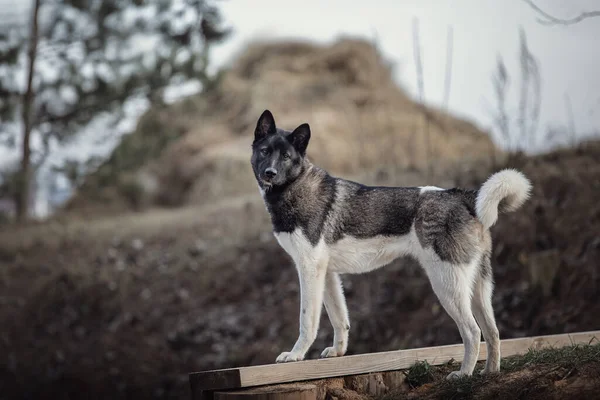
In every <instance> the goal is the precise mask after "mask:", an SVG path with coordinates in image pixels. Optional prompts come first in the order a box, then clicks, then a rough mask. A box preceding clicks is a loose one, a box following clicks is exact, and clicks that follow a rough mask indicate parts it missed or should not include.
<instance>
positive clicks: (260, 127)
mask: <svg viewBox="0 0 600 400" xmlns="http://www.w3.org/2000/svg"><path fill="white" fill-rule="evenodd" d="M309 140H310V127H309V126H308V124H302V125H300V126H298V127H297V128H296V129H294V131H293V132H290V131H285V130H283V129H278V128H277V127H276V126H275V118H273V114H271V112H270V111H269V110H265V111H264V112H263V113H262V114H261V116H260V118H259V119H258V122H257V123H256V129H255V130H254V142H253V143H252V159H251V162H252V169H253V170H254V176H256V180H257V181H258V184H259V185H260V187H261V188H263V189H264V190H265V191H269V190H270V189H272V188H274V187H281V186H285V185H287V184H289V183H291V182H293V181H294V180H296V179H297V178H298V176H299V175H300V174H301V173H302V168H303V164H304V157H305V156H306V148H307V147H308V141H309Z"/></svg>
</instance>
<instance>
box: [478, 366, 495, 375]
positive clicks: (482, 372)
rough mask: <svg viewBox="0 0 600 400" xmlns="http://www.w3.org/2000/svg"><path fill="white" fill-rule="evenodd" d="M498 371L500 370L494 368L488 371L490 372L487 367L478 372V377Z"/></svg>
mask: <svg viewBox="0 0 600 400" xmlns="http://www.w3.org/2000/svg"><path fill="white" fill-rule="evenodd" d="M498 371H500V369H499V368H498V369H496V368H494V369H492V370H491V371H490V370H489V369H488V368H487V367H485V368H484V369H482V370H481V371H479V374H480V375H485V374H492V373H494V372H498Z"/></svg>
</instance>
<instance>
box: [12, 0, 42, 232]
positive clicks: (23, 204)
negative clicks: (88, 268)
mask: <svg viewBox="0 0 600 400" xmlns="http://www.w3.org/2000/svg"><path fill="white" fill-rule="evenodd" d="M39 8H40V0H35V3H34V4H33V17H32V19H31V34H30V37H29V66H28V69H27V89H26V91H25V95H24V96H23V152H22V158H21V171H20V174H19V175H20V177H19V178H20V179H19V187H18V202H17V220H18V221H20V222H22V221H24V220H25V219H26V218H27V216H28V211H29V183H30V178H31V177H30V173H31V172H30V170H31V148H30V143H29V141H30V140H29V139H30V136H31V125H32V121H31V106H32V104H33V98H34V96H33V74H34V68H35V58H36V54H37V44H38V11H39Z"/></svg>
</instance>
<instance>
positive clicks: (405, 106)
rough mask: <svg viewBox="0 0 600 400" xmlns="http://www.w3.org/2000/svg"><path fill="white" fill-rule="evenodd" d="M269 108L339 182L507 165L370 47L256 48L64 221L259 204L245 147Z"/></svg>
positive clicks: (94, 178) (92, 183) (119, 152)
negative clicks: (145, 210)
mask: <svg viewBox="0 0 600 400" xmlns="http://www.w3.org/2000/svg"><path fill="white" fill-rule="evenodd" d="M266 108H268V109H270V110H272V111H273V112H274V115H275V118H276V120H277V123H278V126H280V127H285V128H287V129H293V128H294V127H295V126H297V125H299V124H300V123H303V122H309V123H310V125H311V128H312V131H313V138H312V141H311V145H310V146H309V151H308V152H309V156H310V157H311V158H312V160H313V161H314V162H316V163H317V164H319V165H321V166H322V167H324V168H327V169H328V170H330V171H331V172H332V173H334V174H343V175H344V176H355V175H357V174H364V173H365V172H367V171H370V172H380V171H382V170H385V169H386V168H395V169H396V170H407V169H409V170H410V169H413V170H414V169H424V168H425V167H426V165H427V163H428V162H429V160H428V158H427V154H428V153H427V146H428V143H430V146H431V152H432V158H433V159H434V161H435V162H434V163H433V167H434V168H435V170H438V171H443V172H444V173H447V171H448V169H452V170H456V169H457V168H463V169H464V168H470V167H473V166H474V165H480V166H481V165H484V166H485V167H486V168H489V167H490V166H491V163H492V162H493V161H494V159H495V158H498V157H500V154H501V152H500V151H498V150H497V149H495V147H494V145H493V144H492V142H491V140H490V139H489V137H488V135H487V134H486V133H484V132H482V131H480V130H479V129H478V128H477V127H476V126H475V125H473V124H472V123H470V122H467V121H463V120H460V119H457V118H455V117H452V116H450V115H447V114H445V113H444V112H442V111H440V110H435V109H431V108H427V107H422V106H420V105H419V104H417V103H416V102H415V101H414V100H412V99H410V98H409V97H408V96H407V95H406V94H405V92H404V91H403V90H402V89H401V88H399V87H398V86H397V85H396V84H395V82H394V81H393V79H392V74H391V67H390V66H389V65H388V64H387V63H386V61H385V60H384V59H383V58H382V56H381V54H379V52H378V50H377V48H376V47H374V46H373V45H372V44H371V43H369V42H367V41H363V40H357V39H347V38H346V39H340V40H339V41H337V42H335V43H334V44H332V45H330V46H320V45H316V44H309V43H304V42H276V43H253V44H250V45H249V46H248V47H247V48H246V49H245V51H244V52H242V53H241V54H239V55H238V57H237V58H236V59H235V60H234V61H233V63H232V66H231V67H230V68H229V69H228V70H226V71H224V73H223V75H222V77H221V80H220V83H219V84H218V85H216V86H215V87H213V88H211V89H210V90H207V91H205V92H204V93H203V94H201V95H198V96H195V97H191V98H187V99H185V100H183V101H181V102H178V103H176V104H173V105H170V106H166V107H164V108H154V109H151V110H149V111H148V112H147V113H146V114H145V115H144V116H143V117H142V118H141V120H140V122H139V124H138V126H137V129H136V131H135V132H133V133H132V134H130V135H129V136H127V137H126V138H125V139H124V140H123V142H122V143H121V145H120V146H118V147H117V148H116V149H115V151H114V152H113V154H112V155H111V157H110V158H109V159H108V160H107V161H106V162H105V163H104V164H103V165H102V166H101V167H100V168H99V169H98V170H97V171H96V172H95V173H93V174H91V175H90V176H88V177H87V179H86V181H85V183H84V184H83V185H82V186H81V188H80V189H79V190H78V192H77V193H76V195H75V196H74V198H73V199H72V200H71V201H70V202H69V203H68V204H67V206H66V209H67V210H68V211H71V212H72V211H92V210H93V211H94V212H102V213H113V212H119V211H123V210H126V209H130V208H134V209H137V208H141V207H144V206H148V205H150V206H151V205H163V206H164V205H167V206H181V205H185V204H196V205H202V204H209V203H211V202H214V201H217V200H220V199H222V198H224V197H229V196H237V195H241V194H247V193H255V191H256V188H255V186H256V184H255V183H254V177H253V175H252V172H251V168H250V163H249V158H250V151H249V146H250V143H251V140H252V135H253V129H254V126H255V124H256V120H257V118H258V116H259V115H260V113H261V112H262V111H263V110H264V109H266ZM427 132H428V134H427ZM428 137H429V141H428Z"/></svg>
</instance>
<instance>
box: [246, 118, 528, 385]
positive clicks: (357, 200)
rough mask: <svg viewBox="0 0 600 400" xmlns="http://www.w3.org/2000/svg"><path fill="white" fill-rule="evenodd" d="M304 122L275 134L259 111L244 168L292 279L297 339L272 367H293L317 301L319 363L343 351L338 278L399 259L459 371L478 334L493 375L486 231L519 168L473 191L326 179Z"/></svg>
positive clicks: (520, 181) (469, 366)
mask: <svg viewBox="0 0 600 400" xmlns="http://www.w3.org/2000/svg"><path fill="white" fill-rule="evenodd" d="M310 137H311V130H310V126H309V125H308V124H307V123H304V124H302V125H299V126H298V127H297V128H296V129H294V130H293V131H286V130H283V129H279V128H277V127H276V124H275V119H274V117H273V114H272V113H271V112H270V111H269V110H265V111H264V112H263V113H262V114H261V116H260V118H259V119H258V121H257V123H256V128H255V131H254V140H253V142H252V156H251V164H252V170H253V172H254V175H255V177H256V181H257V183H258V187H259V191H260V193H261V196H262V198H263V200H264V203H265V206H266V209H267V211H268V213H269V214H270V217H271V222H272V225H273V233H274V236H275V238H276V239H277V241H278V242H279V245H280V246H281V247H282V248H283V249H284V250H285V252H286V253H287V254H288V255H289V256H290V257H291V258H292V260H293V261H294V264H295V266H296V269H297V272H298V277H299V281H300V321H299V322H300V329H299V336H298V339H297V341H296V343H295V344H294V346H293V348H292V349H291V350H290V351H287V352H283V353H281V354H280V355H279V356H278V357H277V359H276V362H278V363H280V362H291V361H300V360H303V359H304V357H305V354H306V352H307V351H308V350H309V348H310V347H311V346H312V344H313V342H314V340H315V338H316V336H317V331H318V328H319V320H320V317H321V310H322V306H323V304H324V305H325V310H326V312H327V315H328V317H329V320H330V322H331V324H332V326H333V330H334V339H333V345H332V346H331V347H327V348H326V349H325V350H323V352H322V353H321V357H339V356H343V355H344V354H345V353H346V350H347V347H348V334H349V331H350V322H349V317H348V309H347V306H346V300H345V298H344V294H343V289H342V282H341V280H340V274H360V273H365V272H368V271H372V270H375V269H377V268H380V267H383V266H385V265H387V264H389V263H391V262H392V261H393V260H395V259H397V258H399V257H402V256H412V257H414V258H415V259H416V260H417V261H418V262H419V264H420V265H421V267H422V268H423V269H424V271H425V273H426V275H427V277H428V278H429V281H430V284H431V286H432V288H433V290H434V292H435V294H436V296H437V297H438V299H439V301H440V303H441V304H442V306H443V307H444V309H445V310H446V312H447V313H448V314H449V315H450V316H451V317H452V319H453V320H454V322H455V323H456V325H457V326H458V330H459V332H460V335H461V338H462V341H463V345H464V349H465V351H464V358H463V360H462V364H461V367H460V370H459V371H453V372H452V373H450V374H449V375H448V377H447V378H448V379H450V378H455V377H460V376H464V375H472V373H473V370H474V368H475V363H476V362H477V358H478V355H479V346H480V340H481V334H482V333H483V338H484V339H485V342H486V346H487V361H486V364H485V368H484V369H483V370H482V373H492V372H497V371H499V369H500V338H499V332H498V328H497V326H496V321H495V317H494V311H493V309H492V291H493V286H494V282H493V277H492V266H491V261H490V258H491V249H492V241H491V236H490V227H491V226H492V225H494V224H495V223H496V220H497V219H498V212H507V211H514V210H517V209H518V208H519V207H520V206H521V205H522V204H523V203H524V202H525V201H526V200H527V199H528V197H529V195H530V191H531V183H530V182H529V180H528V179H527V178H526V177H525V176H524V175H523V174H522V173H521V172H519V171H516V170H513V169H505V170H502V171H499V172H497V173H495V174H493V175H491V176H490V177H489V178H488V180H487V181H486V182H485V183H484V184H483V185H482V186H481V188H479V190H467V189H461V188H453V189H442V188H438V187H433V186H423V187H387V186H366V185H363V184H360V183H357V182H353V181H350V180H346V179H341V178H337V177H333V176H331V175H330V174H328V173H327V172H326V171H325V170H323V169H321V168H319V167H318V166H316V165H314V164H312V163H311V162H310V161H309V159H308V157H307V155H306V152H307V147H308V143H309V141H310Z"/></svg>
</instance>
